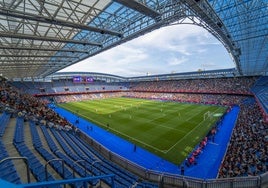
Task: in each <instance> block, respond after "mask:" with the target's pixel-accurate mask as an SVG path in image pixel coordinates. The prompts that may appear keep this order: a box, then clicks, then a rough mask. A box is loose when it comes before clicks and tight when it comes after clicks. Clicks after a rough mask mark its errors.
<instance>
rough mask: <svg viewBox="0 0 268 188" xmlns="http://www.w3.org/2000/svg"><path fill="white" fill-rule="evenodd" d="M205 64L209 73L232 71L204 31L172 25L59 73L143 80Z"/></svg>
mask: <svg viewBox="0 0 268 188" xmlns="http://www.w3.org/2000/svg"><path fill="white" fill-rule="evenodd" d="M207 62H209V63H210V69H213V68H214V67H215V68H214V69H217V68H218V67H220V68H231V67H234V63H233V62H232V61H231V59H230V57H229V55H228V53H227V51H226V50H225V49H224V47H223V45H221V43H220V42H219V41H218V40H217V39H215V38H214V37H213V36H212V35H211V34H209V33H208V31H206V30H204V29H203V28H201V27H197V26H194V25H174V26H169V27H164V28H161V29H158V30H156V31H153V32H151V33H148V34H146V35H143V36H141V37H139V38H137V39H134V40H132V41H129V42H127V43H125V44H122V45H120V46H117V47H115V48H112V49H110V50H107V51H105V52H102V53H101V54H98V55H95V56H93V57H91V58H88V59H86V60H84V61H82V62H80V63H77V64H75V65H72V66H70V67H68V68H66V69H63V70H62V71H66V72H68V71H88V72H101V73H109V74H115V75H120V76H144V75H146V74H147V72H149V73H150V74H167V73H171V72H174V70H175V72H187V71H196V70H198V69H199V68H202V64H203V65H205V64H207ZM212 65H215V66H214V67H212Z"/></svg>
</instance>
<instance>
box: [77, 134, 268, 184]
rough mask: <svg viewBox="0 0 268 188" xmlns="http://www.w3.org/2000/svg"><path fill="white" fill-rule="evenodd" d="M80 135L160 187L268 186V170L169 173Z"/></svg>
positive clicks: (106, 154)
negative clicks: (206, 175)
mask: <svg viewBox="0 0 268 188" xmlns="http://www.w3.org/2000/svg"><path fill="white" fill-rule="evenodd" d="M80 137H81V138H82V139H83V140H84V141H85V142H86V143H87V144H89V145H90V146H91V147H93V148H94V149H95V150H96V151H97V152H99V153H100V154H101V155H102V156H104V157H105V158H106V159H108V160H110V161H111V162H114V163H116V164H118V165H119V166H121V167H122V168H124V169H125V170H128V171H130V172H132V173H134V174H136V175H138V176H139V177H140V178H142V179H145V180H147V181H151V182H154V183H157V184H158V185H159V187H167V186H170V187H181V188H226V187H228V188H264V187H268V172H267V173H265V174H262V175H260V176H253V177H237V178H223V179H207V180H204V179H198V178H192V177H186V176H181V175H176V174H168V173H163V172H156V171H151V170H147V169H145V168H143V167H141V166H139V165H137V164H134V163H132V162H131V161H129V160H127V159H125V158H122V157H121V156H119V155H117V154H116V153H113V152H111V151H109V150H108V149H107V148H105V147H104V146H102V145H101V144H99V143H97V142H96V141H95V140H94V139H92V138H90V137H88V136H87V135H86V134H84V133H83V132H80Z"/></svg>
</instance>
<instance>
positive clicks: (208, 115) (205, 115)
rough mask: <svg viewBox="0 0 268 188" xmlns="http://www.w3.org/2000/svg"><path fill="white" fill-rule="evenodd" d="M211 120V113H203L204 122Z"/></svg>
mask: <svg viewBox="0 0 268 188" xmlns="http://www.w3.org/2000/svg"><path fill="white" fill-rule="evenodd" d="M212 118H213V114H212V112H210V111H207V112H206V113H204V120H207V119H212Z"/></svg>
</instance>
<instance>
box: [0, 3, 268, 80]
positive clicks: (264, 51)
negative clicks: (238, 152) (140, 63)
mask: <svg viewBox="0 0 268 188" xmlns="http://www.w3.org/2000/svg"><path fill="white" fill-rule="evenodd" d="M181 23H189V24H195V25H198V26H201V27H204V28H205V29H207V30H208V31H209V32H210V33H211V34H213V35H214V36H215V37H216V38H218V40H219V41H221V42H222V44H223V45H224V46H225V48H226V49H227V50H228V52H229V53H230V54H231V56H232V58H233V60H234V62H235V63H236V66H237V70H238V71H239V72H240V74H241V75H260V74H267V72H268V1H267V0H240V1H238V0H220V1H219V0H90V1H88V0H57V1H56V0H24V1H21V0H18V1H15V0H2V1H0V43H1V45H0V52H1V55H0V65H1V66H0V74H2V76H4V77H6V78H8V79H12V78H43V77H46V76H48V75H50V74H52V73H55V72H57V71H58V70H61V69H63V68H65V67H67V66H70V65H72V64H74V63H77V62H79V61H81V60H83V59H85V58H87V57H90V56H93V55H96V54H98V53H100V52H102V51H104V50H107V49H109V48H112V47H114V46H116V45H119V44H121V43H124V42H126V41H128V40H131V39H133V38H136V37H138V36H140V35H143V34H145V33H148V32H150V31H152V30H155V29H157V28H160V27H163V26H166V25H171V24H181Z"/></svg>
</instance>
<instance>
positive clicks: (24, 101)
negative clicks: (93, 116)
mask: <svg viewBox="0 0 268 188" xmlns="http://www.w3.org/2000/svg"><path fill="white" fill-rule="evenodd" d="M0 107H1V111H6V112H9V113H11V114H12V115H13V116H15V117H17V116H20V117H23V118H24V119H25V120H31V121H34V122H36V123H40V124H42V125H45V126H50V127H56V128H58V129H66V130H70V129H72V128H73V126H72V124H70V123H69V122H68V121H67V120H66V119H64V118H62V117H60V116H59V115H58V114H57V113H55V112H54V111H53V110H52V109H50V108H48V107H47V105H46V103H45V102H44V101H43V100H38V99H37V98H36V97H33V96H32V95H29V94H25V93H21V92H20V91H19V90H18V89H16V88H14V87H12V86H10V85H8V84H7V83H6V82H4V81H2V82H1V83H0Z"/></svg>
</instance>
